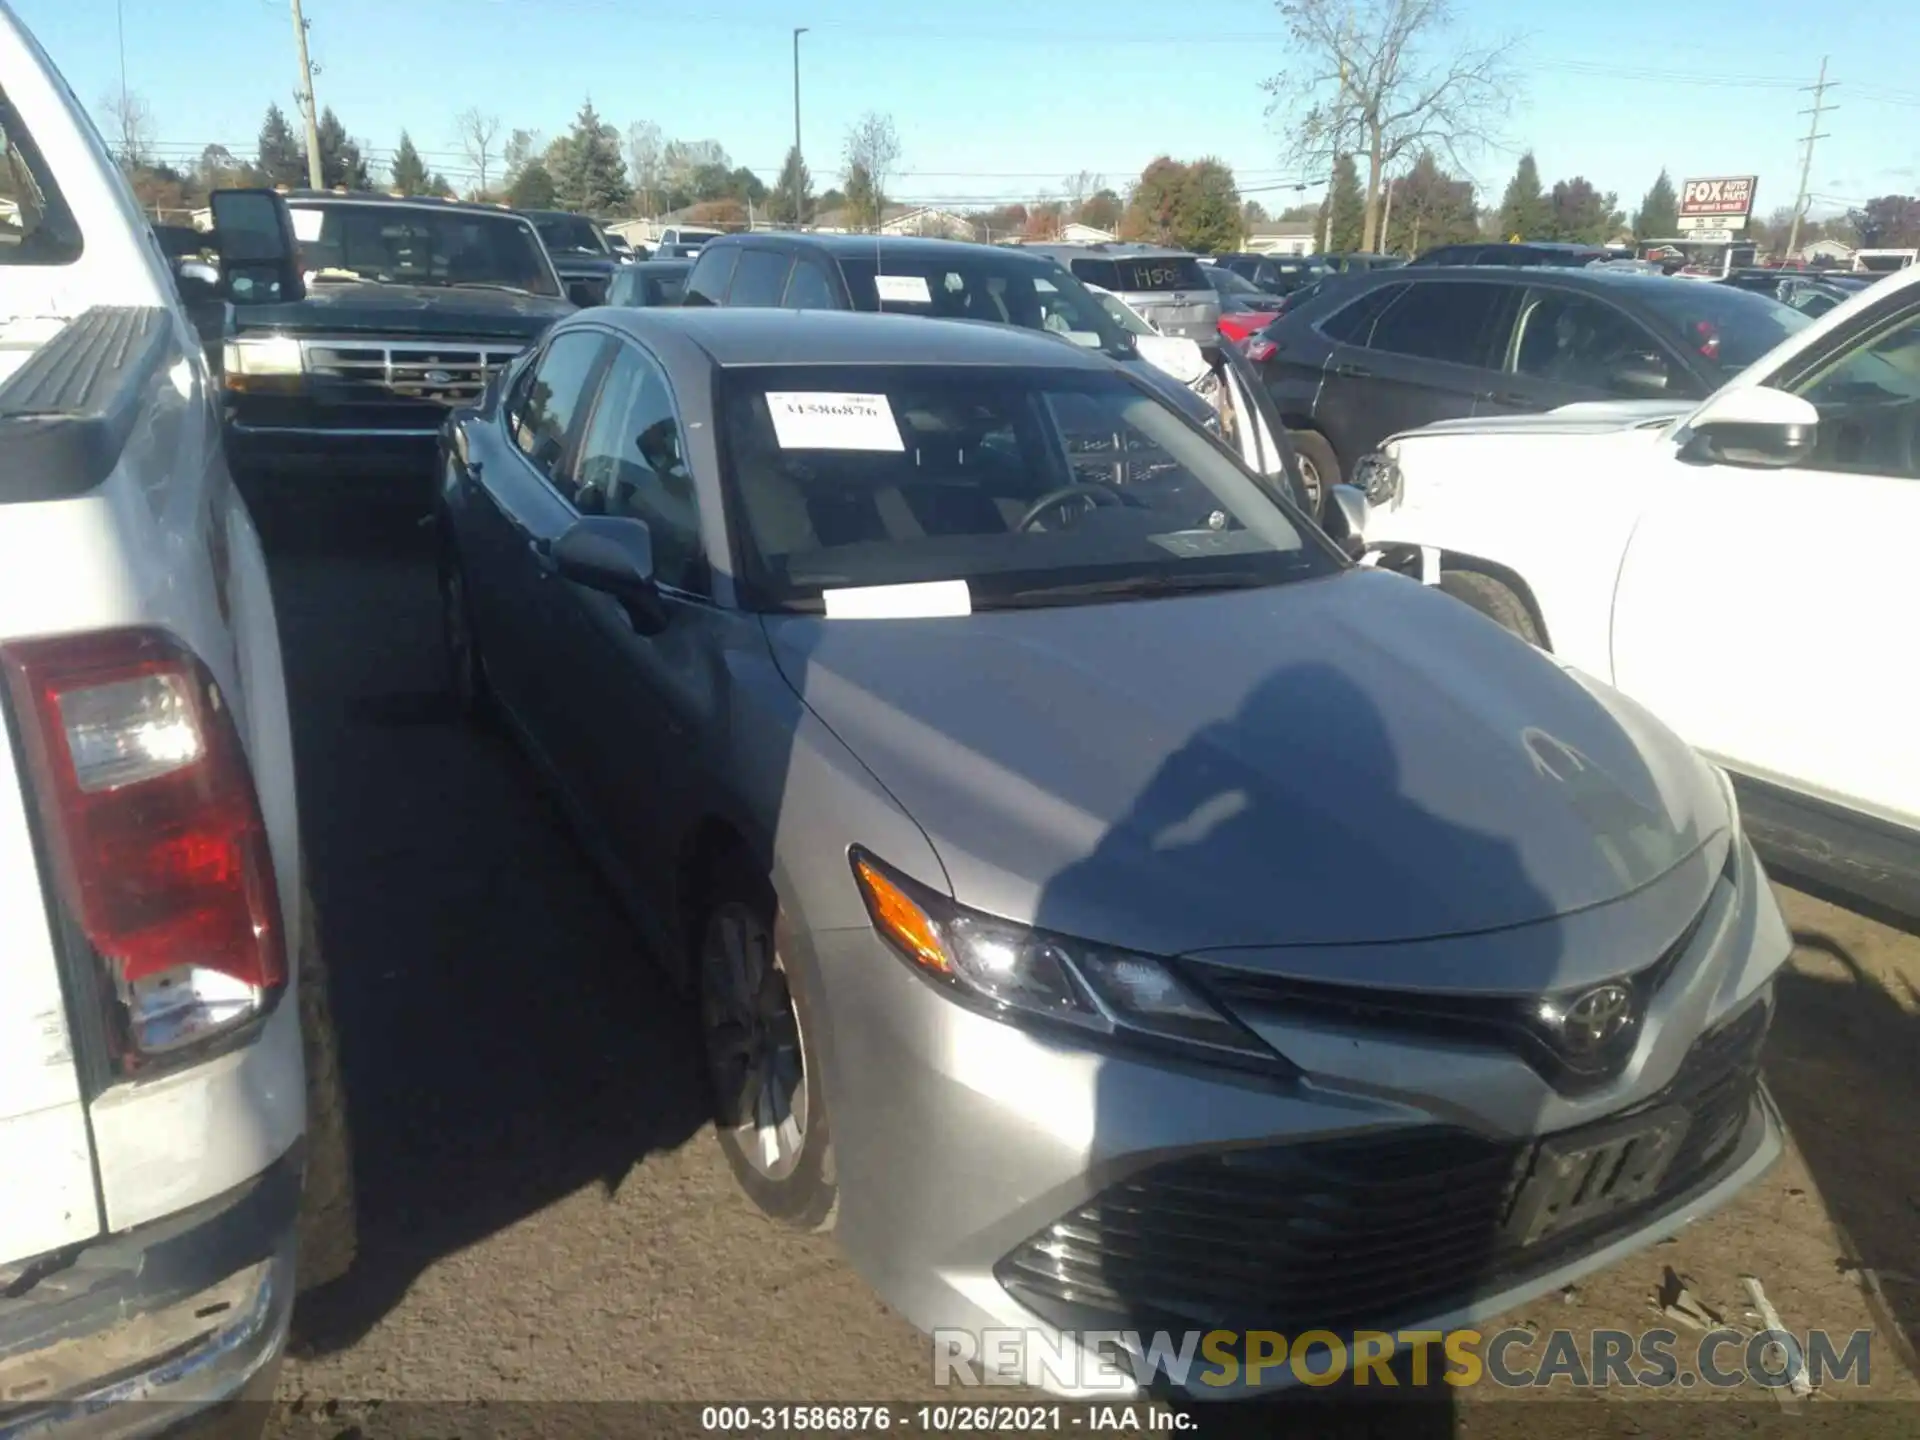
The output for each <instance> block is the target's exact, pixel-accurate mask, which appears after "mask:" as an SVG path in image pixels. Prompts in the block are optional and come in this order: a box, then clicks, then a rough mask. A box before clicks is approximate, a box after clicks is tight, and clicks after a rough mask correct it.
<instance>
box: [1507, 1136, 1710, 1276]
mask: <svg viewBox="0 0 1920 1440" xmlns="http://www.w3.org/2000/svg"><path fill="white" fill-rule="evenodd" d="M1688 1120H1689V1116H1688V1113H1687V1111H1686V1110H1685V1109H1684V1108H1683V1107H1681V1106H1678V1105H1670V1106H1664V1107H1662V1108H1661V1109H1659V1110H1654V1111H1650V1112H1648V1113H1646V1114H1642V1115H1635V1116H1632V1117H1631V1118H1628V1119H1624V1120H1620V1121H1617V1122H1615V1123H1614V1124H1611V1125H1604V1126H1593V1127H1590V1128H1587V1129H1582V1130H1577V1131H1573V1132H1571V1133H1569V1134H1567V1135H1564V1136H1558V1137H1553V1138H1549V1139H1546V1140H1543V1141H1541V1142H1540V1146H1539V1148H1538V1149H1537V1150H1536V1151H1535V1152H1534V1160H1533V1165H1532V1167H1531V1169H1530V1170H1529V1171H1528V1174H1527V1178H1526V1179H1525V1180H1524V1181H1523V1182H1521V1185H1520V1188H1519V1190H1518V1192H1517V1193H1516V1194H1515V1195H1514V1199H1513V1204H1512V1206H1511V1207H1510V1209H1509V1210H1508V1214H1507V1225H1506V1230H1507V1235H1508V1237H1509V1239H1510V1240H1511V1241H1512V1242H1513V1243H1515V1244H1517V1245H1519V1246H1521V1247H1523V1248H1524V1247H1527V1246H1532V1245H1537V1244H1539V1243H1540V1242H1541V1241H1543V1240H1546V1239H1549V1238H1550V1237H1552V1236H1554V1235H1558V1234H1560V1233H1562V1232H1564V1231H1567V1230H1572V1229H1574V1228H1576V1227H1578V1226H1582V1225H1587V1224H1590V1223H1592V1222H1593V1221H1596V1220H1602V1219H1604V1218H1606V1217H1607V1216H1609V1215H1612V1214H1615V1213H1618V1212H1620V1211H1623V1210H1626V1209H1630V1208H1631V1207H1633V1206H1635V1205H1638V1204H1640V1203H1642V1202H1643V1201H1646V1200H1649V1199H1651V1198H1652V1197H1653V1195H1654V1194H1655V1193H1657V1192H1658V1190H1659V1189H1660V1183H1661V1181H1662V1180H1664V1179H1665V1178H1666V1174H1667V1170H1668V1168H1669V1167H1670V1166H1671V1165H1672V1163H1673V1157H1674V1155H1675V1154H1676V1153H1677V1152H1678V1150H1679V1148H1680V1142H1681V1141H1682V1140H1683V1139H1684V1138H1685V1137H1686V1133H1687V1124H1688Z"/></svg>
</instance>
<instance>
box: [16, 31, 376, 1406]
mask: <svg viewBox="0 0 1920 1440" xmlns="http://www.w3.org/2000/svg"><path fill="white" fill-rule="evenodd" d="M0 184H4V186H5V187H6V188H5V191H4V193H5V194H6V195H7V197H8V201H7V204H6V205H5V206H4V207H0V732H4V733H3V734H0V1434H5V1435H13V1434H15V1433H16V1432H25V1431H31V1432H33V1433H36V1434H38V1433H41V1432H43V1431H46V1430H51V1431H53V1432H54V1433H56V1434H57V1433H64V1432H65V1431H66V1430H68V1429H71V1430H72V1431H73V1432H75V1433H84V1434H87V1435H114V1436H119V1435H126V1434H134V1433H141V1432H143V1431H145V1430H146V1429H148V1428H154V1427H158V1426H159V1425H160V1424H161V1423H163V1422H165V1423H175V1422H178V1421H179V1420H181V1419H182V1417H183V1414H185V1413H186V1412H188V1411H191V1410H192V1409H193V1408H194V1407H196V1406H210V1405H213V1404H216V1403H218V1402H221V1401H224V1400H228V1399H231V1398H233V1397H236V1396H242V1395H256V1394H259V1393H261V1392H262V1391H263V1390H264V1389H268V1388H269V1387H270V1386H271V1383H272V1379H273V1375H274V1371H275V1366H276V1362H277V1360H278V1358H279V1354H280V1350H281V1347H282V1345H283V1342H284V1339H285V1336H286V1333H287V1324H288V1316H289V1312H290V1308H291V1303H292V1296H293V1289H294V1265H295V1256H296V1249H297V1236H298V1235H299V1233H300V1232H301V1230H302V1228H303V1226H304V1227H305V1231H306V1235H307V1237H308V1239H310V1241H311V1248H310V1254H309V1256H308V1258H309V1259H310V1260H311V1261H313V1262H314V1263H313V1265H312V1267H311V1276H312V1278H314V1279H324V1278H329V1277H330V1276H331V1275H333V1274H337V1273H338V1272H339V1271H340V1270H341V1269H343V1268H344V1267H345V1265H346V1262H347V1260H348V1259H349V1258H350V1256H351V1253H352V1204H351V1192H350V1188H349V1184H348V1177H347V1172H346V1166H345V1145H344V1131H343V1124H344V1117H343V1115H342V1112H341V1110H340V1108H339V1104H338V1099H339V1092H338V1089H337V1082H336V1076H335V1071H334V1069H333V1061H332V1046H331V1033H330V1027H329V1026H328V1025H327V1023H326V1014H325V1007H324V1003H323V1001H324V991H323V990H322V988H321V985H320V972H319V968H318V966H319V954H318V948H317V946H316V945H315V943H314V939H313V935H314V929H313V915H312V909H311V905H310V903H309V901H308V899H307V896H306V892H305V889H304V887H303V886H302V884H301V854H300V828H299V814H298V810H297V807H296V805H295V798H294V772H293V750H292V744H291V740H290V738H289V732H288V720H287V696H286V689H285V685H284V682H283V678H282V673H281V658H280V644H279V636H278V632H277V630H276V628H275V621H274V611H273V603H272V596H271V594H270V592H269V589H268V583H267V570H266V565H265V562H264V558H263V556H262V553H261V549H260V544H259V540H258V538H257V536H256V534H255V532H254V527H253V524H252V522H251V520H250V519H249V517H248V515H247V511H246V509H245V507H244V506H243V505H242V504H241V502H240V500H239V499H238V497H237V496H236V494H235V491H234V487H233V483H232V481H231V479H230V478H229V475H228V472H227V466H226V461H225V459H224V457H223V453H222V450H221V437H220V414H219V409H218V405H217V400H216V398H215V392H214V391H213V390H212V387H211V384H210V375H209V370H208V365H207V362H206V359H205V356H204V353H203V351H202V347H201V340H200V337H199V336H198V335H197V334H196V332H195V329H194V326H193V324H192V323H191V322H190V320H189V317H188V315H187V312H186V310H185V308H184V305H183V302H182V299H181V297H180V294H179V293H178V292H177V290H176V286H175V281H174V277H173V275H172V274H171V272H170V271H169V268H168V264H167V261H166V259H165V257H164V256H163V254H162V253H161V249H160V246H159V242H158V240H157V239H156V238H155V236H154V234H153V231H152V229H151V228H150V227H149V225H148V224H147V221H146V217H145V216H144V215H143V214H142V213H141V211H140V209H139V207H138V205H137V204H136V202H135V200H134V198H133V195H132V194H131V192H130V191H129V190H128V188H127V186H126V183H125V181H124V180H123V179H122V177H121V174H120V171H119V169H118V168H117V167H116V166H115V165H114V164H113V162H112V160H111V158H110V157H109V155H108V152H107V148H106V146H105V144H104V143H103V142H102V140H101V137H100V135H99V133H98V131H97V130H96V129H95V128H94V126H93V125H92V123H91V122H90V121H89V120H88V119H87V117H86V115H85V113H84V112H83V111H82V110H81V108H80V107H79V105H78V104H77V103H76V102H75V100H74V97H73V95H72V93H71V91H70V90H69V89H68V87H67V85H66V83H65V82H64V81H63V80H62V79H61V77H60V76H59V74H58V73H57V72H56V71H55V70H54V69H53V67H52V65H51V64H50V63H49V62H48V60H47V58H46V56H45V55H44V54H43V53H42V52H41V51H40V49H39V47H38V46H37V44H36V43H35V42H34V40H33V39H32V37H31V36H30V35H29V34H28V33H27V32H26V30H25V29H24V27H22V26H21V25H20V23H19V22H18V21H17V20H16V19H15V18H14V16H13V14H12V12H11V11H10V10H9V9H8V8H7V7H6V5H5V4H4V0H0ZM215 207H216V209H217V210H219V211H221V212H223V213H225V214H228V215H231V216H232V217H233V218H234V219H235V220H236V221H242V222H250V223H252V224H253V225H256V226H258V227H259V233H258V234H257V235H256V236H254V243H252V244H250V245H245V246H244V248H243V245H242V244H241V243H239V242H235V243H234V244H233V247H232V248H233V249H234V250H235V252H236V253H235V263H236V268H237V266H238V265H239V264H241V263H245V264H247V265H251V266H253V267H255V268H259V267H262V266H265V267H268V268H273V267H280V268H283V269H284V270H286V271H287V273H288V274H289V276H290V278H291V280H292V281H293V282H295V283H297V281H298V275H297V272H295V271H294V270H293V267H292V245H291V234H292V231H291V225H290V223H288V221H287V217H286V209H285V206H284V205H283V204H281V203H280V202H279V200H278V197H276V196H274V195H272V194H270V193H268V192H229V193H228V194H227V195H224V196H216V197H215ZM268 221H270V222H271V223H262V222H268ZM220 239H221V243H222V244H227V243H228V237H226V236H222V237H220ZM283 242H284V243H283ZM310 1088H312V1089H314V1090H315V1091H316V1093H317V1095H318V1096H319V1099H318V1100H317V1101H316V1102H315V1105H316V1108H315V1110H314V1116H313V1120H312V1122H311V1123H310V1121H309V1090H310ZM303 1191H304V1203H303ZM142 1399H146V1400H169V1401H178V1402H184V1408H182V1407H180V1406H170V1407H165V1408H161V1407H155V1406H138V1405H126V1404H115V1403H112V1402H116V1401H132V1400H142Z"/></svg>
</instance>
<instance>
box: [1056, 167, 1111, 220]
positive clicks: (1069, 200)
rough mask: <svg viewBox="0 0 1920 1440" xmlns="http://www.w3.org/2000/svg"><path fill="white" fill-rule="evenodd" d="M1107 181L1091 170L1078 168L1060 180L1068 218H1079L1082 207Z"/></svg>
mask: <svg viewBox="0 0 1920 1440" xmlns="http://www.w3.org/2000/svg"><path fill="white" fill-rule="evenodd" d="M1106 183H1107V182H1106V181H1105V180H1104V179H1102V178H1101V177H1100V176H1098V175H1095V174H1094V173H1093V172H1092V171H1091V170H1076V171H1074V172H1073V174H1071V175H1069V176H1067V178H1066V179H1064V180H1062V181H1061V182H1060V192H1061V194H1062V196H1063V197H1064V199H1065V204H1066V207H1067V218H1068V219H1070V220H1078V219H1079V218H1080V207H1081V206H1082V205H1085V204H1086V203H1087V201H1088V200H1089V199H1090V198H1091V197H1092V196H1094V195H1097V194H1098V193H1099V192H1100V189H1101V187H1102V186H1104V185H1105V184H1106Z"/></svg>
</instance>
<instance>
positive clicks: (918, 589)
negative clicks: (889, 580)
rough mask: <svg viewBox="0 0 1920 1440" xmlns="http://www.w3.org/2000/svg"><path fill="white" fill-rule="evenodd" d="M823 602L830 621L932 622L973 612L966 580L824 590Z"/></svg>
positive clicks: (971, 596)
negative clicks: (931, 620)
mask: <svg viewBox="0 0 1920 1440" xmlns="http://www.w3.org/2000/svg"><path fill="white" fill-rule="evenodd" d="M820 599H821V600H822V601H823V602H824V603H825V605H826V607H827V618H828V619H829V620H929V619H936V618H944V617H950V616H955V615H971V614H972V613H973V592H972V591H971V590H969V589H968V588H967V582H966V581H964V580H928V581H926V582H924V583H922V584H918V585H861V586H858V587H856V588H854V589H851V590H823V591H821V592H820Z"/></svg>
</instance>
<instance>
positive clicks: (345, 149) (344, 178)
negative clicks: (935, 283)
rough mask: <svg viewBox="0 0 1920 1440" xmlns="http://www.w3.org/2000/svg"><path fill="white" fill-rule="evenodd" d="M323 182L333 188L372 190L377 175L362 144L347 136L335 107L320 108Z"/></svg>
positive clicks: (321, 180)
mask: <svg viewBox="0 0 1920 1440" xmlns="http://www.w3.org/2000/svg"><path fill="white" fill-rule="evenodd" d="M319 130H320V183H321V184H322V185H324V186H326V187H327V188H328V189H329V190H338V189H343V188H344V189H347V190H371V189H372V188H373V176H372V175H371V174H369V173H368V171H367V162H366V158H365V157H364V156H363V155H361V153H360V147H359V146H358V145H356V144H354V142H353V141H352V140H350V139H348V138H347V127H346V126H344V125H342V124H341V123H340V117H339V116H338V115H335V114H334V113H333V110H332V107H328V108H327V109H325V110H322V111H321V112H320V125H319Z"/></svg>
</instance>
